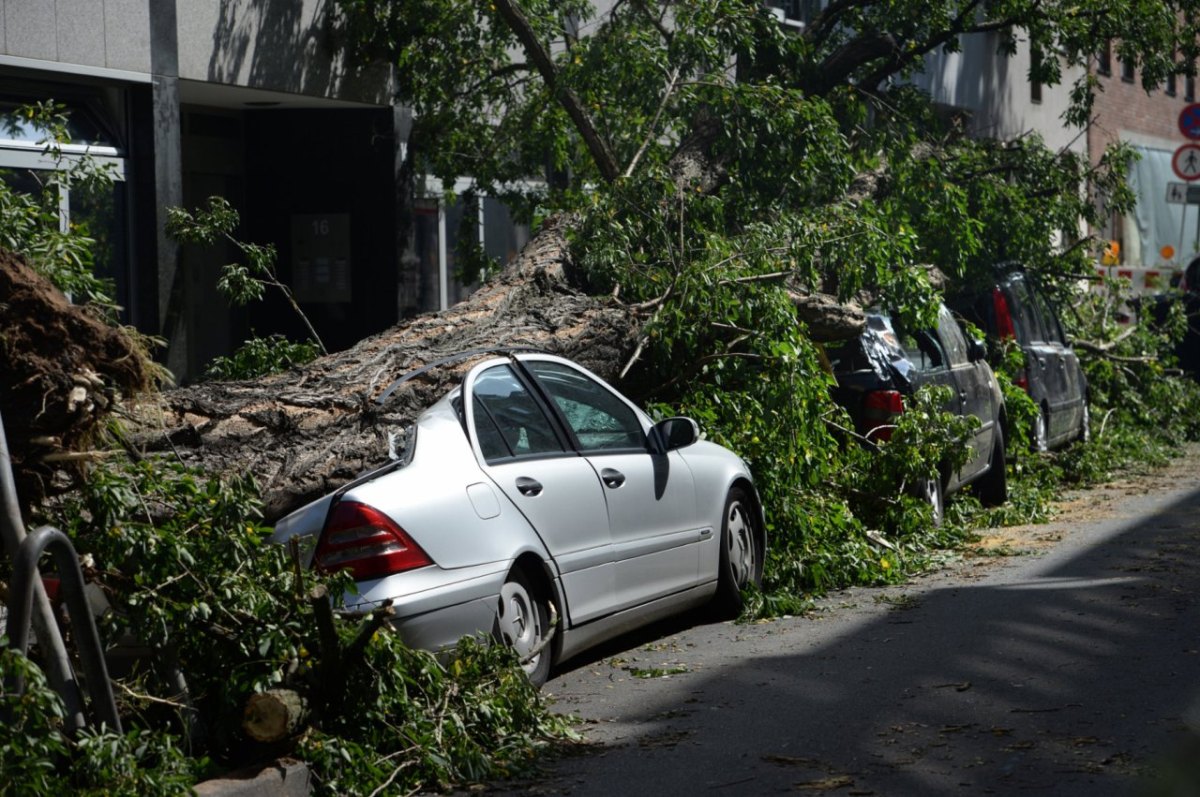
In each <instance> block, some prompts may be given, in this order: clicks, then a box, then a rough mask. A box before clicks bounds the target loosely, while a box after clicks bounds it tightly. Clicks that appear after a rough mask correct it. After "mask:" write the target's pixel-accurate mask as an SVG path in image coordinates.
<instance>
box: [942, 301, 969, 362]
mask: <svg viewBox="0 0 1200 797" xmlns="http://www.w3.org/2000/svg"><path fill="white" fill-rule="evenodd" d="M937 330H938V337H939V338H941V339H942V346H943V347H944V348H945V349H946V358H947V359H948V360H949V361H950V365H951V366H955V365H964V364H966V363H968V362H970V357H969V356H968V355H967V339H966V338H965V337H963V333H962V329H961V328H960V327H959V326H958V322H957V321H955V320H954V316H953V315H951V314H950V311H949V310H948V309H946V307H945V306H943V307H942V308H941V309H940V310H938V325H937Z"/></svg>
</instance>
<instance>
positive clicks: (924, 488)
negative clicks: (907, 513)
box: [917, 476, 946, 529]
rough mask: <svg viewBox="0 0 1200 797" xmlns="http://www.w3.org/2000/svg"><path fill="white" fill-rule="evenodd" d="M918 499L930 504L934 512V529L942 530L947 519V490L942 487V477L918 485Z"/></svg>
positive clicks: (926, 480)
mask: <svg viewBox="0 0 1200 797" xmlns="http://www.w3.org/2000/svg"><path fill="white" fill-rule="evenodd" d="M917 498H920V499H921V500H922V501H924V502H925V503H927V504H929V507H930V509H931V510H932V511H933V515H932V521H933V527H934V528H935V529H936V528H941V525H942V522H943V521H944V520H945V519H946V490H945V488H944V487H943V486H942V478H941V476H934V477H933V478H932V479H925V480H924V481H922V482H920V483H919V484H918V485H917Z"/></svg>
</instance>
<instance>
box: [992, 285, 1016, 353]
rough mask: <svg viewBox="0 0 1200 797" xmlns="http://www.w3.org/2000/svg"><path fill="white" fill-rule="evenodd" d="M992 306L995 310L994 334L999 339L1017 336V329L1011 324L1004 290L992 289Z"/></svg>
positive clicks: (1010, 315) (1010, 312) (1011, 320)
mask: <svg viewBox="0 0 1200 797" xmlns="http://www.w3.org/2000/svg"><path fill="white" fill-rule="evenodd" d="M992 306H993V307H994V308H995V310H996V334H997V335H999V336H1000V340H1010V339H1014V338H1016V337H1017V329H1016V327H1014V326H1013V317H1012V311H1011V310H1010V309H1009V307H1008V299H1006V298H1005V297H1004V291H1002V290H1000V289H999V288H993V289H992Z"/></svg>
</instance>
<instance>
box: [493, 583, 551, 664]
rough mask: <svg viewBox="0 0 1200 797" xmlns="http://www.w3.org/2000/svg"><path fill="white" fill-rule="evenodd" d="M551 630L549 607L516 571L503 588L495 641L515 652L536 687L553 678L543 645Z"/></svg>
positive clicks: (546, 649) (547, 654)
mask: <svg viewBox="0 0 1200 797" xmlns="http://www.w3.org/2000/svg"><path fill="white" fill-rule="evenodd" d="M549 629H550V606H549V604H548V603H547V602H546V601H545V599H543V598H541V597H539V596H538V593H537V592H536V591H535V590H534V589H533V587H532V585H531V584H530V583H529V579H528V578H527V577H526V575H525V574H524V573H522V572H521V571H520V570H514V571H513V572H512V573H510V574H509V576H508V580H507V581H505V582H504V586H503V587H501V588H500V606H499V609H498V611H497V612H496V631H495V637H496V638H497V639H499V640H500V641H501V642H503V643H504V644H506V645H508V646H509V647H510V648H512V649H513V650H514V651H516V654H517V658H518V659H519V660H520V662H521V669H522V670H524V671H525V674H526V675H527V676H529V681H530V683H532V684H533V685H534V686H535V687H540V686H541V685H542V684H544V683H546V678H547V677H549V675H550V650H549V649H548V648H547V647H546V646H545V645H543V642H542V640H543V639H545V636H546V633H547V632H548V631H549Z"/></svg>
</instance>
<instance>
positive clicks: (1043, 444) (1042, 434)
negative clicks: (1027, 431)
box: [1033, 404, 1050, 454]
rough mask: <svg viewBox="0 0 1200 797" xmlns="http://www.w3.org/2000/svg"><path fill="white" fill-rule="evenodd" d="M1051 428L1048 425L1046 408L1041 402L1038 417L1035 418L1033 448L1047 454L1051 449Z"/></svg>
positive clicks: (1038, 452)
mask: <svg viewBox="0 0 1200 797" xmlns="http://www.w3.org/2000/svg"><path fill="white" fill-rule="evenodd" d="M1049 434H1050V433H1049V430H1048V428H1047V426H1046V410H1045V409H1043V407H1042V406H1041V405H1040V404H1039V405H1038V408H1037V417H1036V418H1034V419H1033V450H1034V453H1037V454H1045V453H1046V452H1047V451H1049V450H1050V438H1049Z"/></svg>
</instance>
